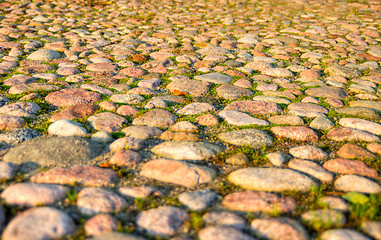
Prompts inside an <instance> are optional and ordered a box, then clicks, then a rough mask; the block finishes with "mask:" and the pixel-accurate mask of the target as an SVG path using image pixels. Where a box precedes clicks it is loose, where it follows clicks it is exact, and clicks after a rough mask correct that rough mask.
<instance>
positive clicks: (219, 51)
mask: <svg viewBox="0 0 381 240" xmlns="http://www.w3.org/2000/svg"><path fill="white" fill-rule="evenodd" d="M197 52H198V53H199V54H202V55H217V56H220V55H227V54H229V53H230V51H229V50H228V49H226V48H222V47H206V48H202V49H200V50H198V51H197Z"/></svg>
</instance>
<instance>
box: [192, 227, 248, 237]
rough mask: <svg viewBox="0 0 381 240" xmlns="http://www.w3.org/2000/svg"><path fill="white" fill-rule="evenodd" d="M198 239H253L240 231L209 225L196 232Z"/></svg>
mask: <svg viewBox="0 0 381 240" xmlns="http://www.w3.org/2000/svg"><path fill="white" fill-rule="evenodd" d="M198 238H199V239H200V240H231V239H234V240H255V238H253V237H251V236H250V235H248V234H245V233H243V232H242V231H240V230H238V229H235V228H232V227H224V226H210V227H206V228H204V229H202V230H201V231H199V232H198Z"/></svg>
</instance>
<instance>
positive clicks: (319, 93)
mask: <svg viewBox="0 0 381 240" xmlns="http://www.w3.org/2000/svg"><path fill="white" fill-rule="evenodd" d="M305 93H306V94H307V95H309V96H313V97H323V98H328V97H330V98H335V99H344V98H346V97H347V94H346V92H345V91H344V90H343V89H342V88H338V87H318V88H309V89H307V90H305Z"/></svg>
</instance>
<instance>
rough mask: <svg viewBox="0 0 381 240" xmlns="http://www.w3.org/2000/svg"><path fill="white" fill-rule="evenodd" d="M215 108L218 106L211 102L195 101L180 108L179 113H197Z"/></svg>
mask: <svg viewBox="0 0 381 240" xmlns="http://www.w3.org/2000/svg"><path fill="white" fill-rule="evenodd" d="M215 110H216V108H215V107H214V106H213V105H212V104H210V103H203V102H195V103H190V104H188V105H186V106H185V107H183V108H181V109H179V110H178V111H177V113H178V114H183V115H195V114H201V113H204V112H210V111H215Z"/></svg>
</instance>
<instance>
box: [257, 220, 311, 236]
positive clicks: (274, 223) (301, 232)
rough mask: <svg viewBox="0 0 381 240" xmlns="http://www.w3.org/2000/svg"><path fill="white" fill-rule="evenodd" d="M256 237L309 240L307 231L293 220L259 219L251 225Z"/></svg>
mask: <svg viewBox="0 0 381 240" xmlns="http://www.w3.org/2000/svg"><path fill="white" fill-rule="evenodd" d="M250 230H251V231H252V232H254V233H255V235H256V236H258V237H260V238H266V239H278V240H291V239H295V240H308V239H309V236H308V233H307V231H306V229H305V228H304V227H303V225H302V224H300V223H299V222H298V221H296V220H294V219H292V218H285V217H282V218H257V219H254V220H253V221H252V222H251V224H250Z"/></svg>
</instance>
